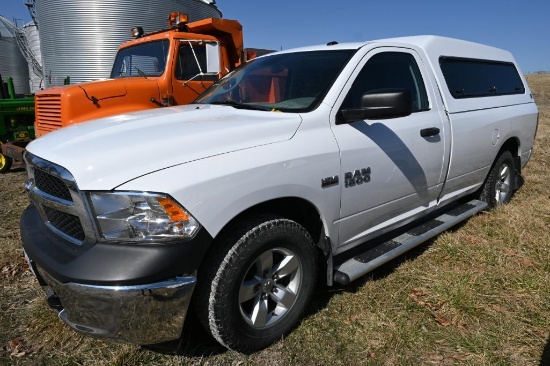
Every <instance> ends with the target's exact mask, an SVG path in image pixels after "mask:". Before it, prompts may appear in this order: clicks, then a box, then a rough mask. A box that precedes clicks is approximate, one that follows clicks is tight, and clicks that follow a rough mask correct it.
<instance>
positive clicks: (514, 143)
mask: <svg viewBox="0 0 550 366" xmlns="http://www.w3.org/2000/svg"><path fill="white" fill-rule="evenodd" d="M505 150H508V151H510V152H511V153H512V156H513V157H514V158H515V157H516V156H520V153H519V141H518V139H517V138H515V137H511V138H509V139H508V140H507V141H506V142H505V143H504V144H502V147H501V148H500V150H499V152H498V155H500V154H501V153H502V152H503V151H505ZM498 155H497V156H498Z"/></svg>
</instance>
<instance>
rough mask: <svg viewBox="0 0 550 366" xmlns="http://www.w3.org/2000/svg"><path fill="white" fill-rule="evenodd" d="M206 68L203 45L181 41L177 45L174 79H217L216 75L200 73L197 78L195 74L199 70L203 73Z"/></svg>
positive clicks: (198, 72)
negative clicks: (181, 42)
mask: <svg viewBox="0 0 550 366" xmlns="http://www.w3.org/2000/svg"><path fill="white" fill-rule="evenodd" d="M195 56H196V58H195ZM197 61H198V63H197ZM206 68H207V66H206V47H205V46H204V45H200V44H196V43H191V44H189V43H183V44H181V45H180V46H179V50H178V62H177V65H176V71H175V74H176V79H178V80H190V79H193V80H195V79H196V80H198V81H200V80H203V81H216V80H218V75H201V76H200V77H199V78H197V75H200V74H201V72H202V73H205V72H206V71H207V70H206Z"/></svg>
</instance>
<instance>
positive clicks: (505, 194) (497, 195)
mask: <svg viewBox="0 0 550 366" xmlns="http://www.w3.org/2000/svg"><path fill="white" fill-rule="evenodd" d="M516 174H517V173H516V169H515V165H514V157H513V156H512V154H511V153H510V152H509V151H504V152H502V153H501V154H500V155H499V156H498V158H497V159H496V161H495V163H494V164H493V167H492V168H491V171H490V172H489V175H488V176H487V179H486V180H485V183H484V184H483V187H482V188H481V193H480V199H481V200H482V201H485V202H487V203H488V204H489V208H494V207H496V206H498V205H503V204H507V203H508V202H510V199H511V198H512V195H513V194H514V185H515V181H516Z"/></svg>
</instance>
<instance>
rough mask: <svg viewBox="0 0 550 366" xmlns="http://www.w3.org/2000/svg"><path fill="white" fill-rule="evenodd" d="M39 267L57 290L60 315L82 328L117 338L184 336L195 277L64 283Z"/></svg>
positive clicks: (147, 340)
mask: <svg viewBox="0 0 550 366" xmlns="http://www.w3.org/2000/svg"><path fill="white" fill-rule="evenodd" d="M35 269H37V272H38V273H36V274H37V275H38V276H40V277H41V279H42V280H43V281H44V282H45V283H46V284H47V286H45V288H44V289H45V291H46V293H47V294H48V295H49V296H52V295H53V294H55V295H57V297H58V298H59V300H60V301H61V306H62V310H61V311H59V318H60V319H62V320H63V321H64V322H65V323H67V324H68V325H69V326H70V327H71V328H73V329H74V330H76V331H77V332H80V333H83V334H86V335H89V336H93V337H98V338H104V339H110V340H113V341H116V342H124V343H132V344H142V345H145V344H154V343H160V342H165V341H170V340H174V339H177V338H179V336H180V334H181V331H182V329H183V323H184V321H185V316H186V314H187V308H188V307H189V302H190V300H191V295H192V293H193V289H194V288H195V283H196V277H195V276H189V277H176V278H174V279H171V280H167V281H163V282H157V283H151V284H146V285H136V286H93V285H84V284H77V283H59V282H58V281H56V280H55V279H54V278H53V277H51V276H50V275H49V274H48V273H47V272H46V271H44V270H42V269H41V268H36V267H35Z"/></svg>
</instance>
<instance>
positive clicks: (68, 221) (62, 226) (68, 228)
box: [44, 206, 86, 241]
mask: <svg viewBox="0 0 550 366" xmlns="http://www.w3.org/2000/svg"><path fill="white" fill-rule="evenodd" d="M44 212H45V213H46V217H47V218H48V221H49V222H50V225H52V226H53V227H55V228H56V229H57V230H59V231H61V232H62V233H65V234H67V235H68V236H70V237H72V238H75V239H77V240H79V241H84V239H85V238H86V235H85V234H84V228H83V227H82V224H81V223H80V219H79V218H78V217H77V216H73V215H70V214H68V213H65V212H61V211H56V210H54V209H52V208H49V207H46V206H45V207H44Z"/></svg>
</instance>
